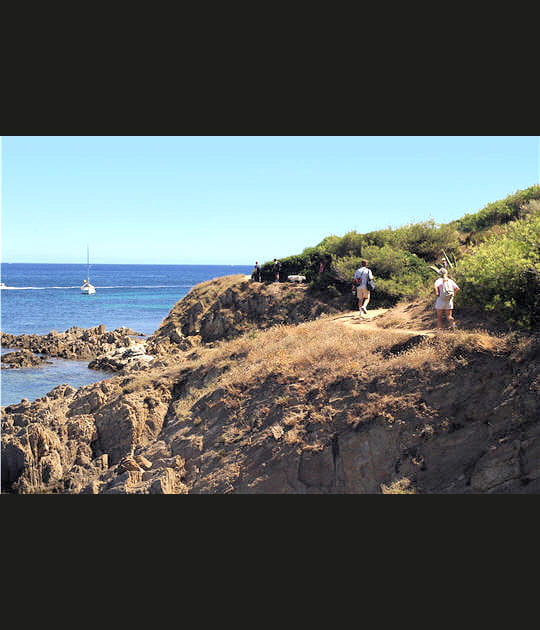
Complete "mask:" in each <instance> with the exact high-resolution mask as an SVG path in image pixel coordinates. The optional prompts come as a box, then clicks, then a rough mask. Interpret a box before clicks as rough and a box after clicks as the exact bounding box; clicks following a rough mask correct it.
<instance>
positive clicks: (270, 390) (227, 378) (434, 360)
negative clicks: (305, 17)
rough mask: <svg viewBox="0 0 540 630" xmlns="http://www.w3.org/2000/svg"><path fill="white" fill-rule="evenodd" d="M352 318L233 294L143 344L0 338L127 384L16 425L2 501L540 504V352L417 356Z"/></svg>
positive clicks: (210, 300) (63, 336)
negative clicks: (500, 500)
mask: <svg viewBox="0 0 540 630" xmlns="http://www.w3.org/2000/svg"><path fill="white" fill-rule="evenodd" d="M342 311H343V306H342V305H340V304H339V302H338V301H332V300H331V299H329V300H327V301H326V302H325V301H324V300H323V299H321V297H320V296H317V295H314V294H310V292H309V291H308V289H307V287H305V286H301V285H296V284H295V285H292V284H287V283H275V284H264V283H253V282H248V281H246V280H245V278H244V277H243V276H241V277H238V276H227V277H225V278H221V279H218V280H215V281H212V282H208V283H202V284H200V285H197V286H196V287H194V288H193V289H192V290H191V291H190V292H189V293H188V295H186V296H185V297H184V298H182V300H180V301H179V302H178V303H177V304H176V305H175V306H174V307H173V309H171V312H170V313H169V315H168V316H167V317H166V318H165V319H164V320H163V322H162V323H161V325H160V326H159V327H158V329H157V330H156V331H155V332H154V333H153V334H152V335H150V336H149V337H148V338H146V339H141V338H140V337H139V338H137V333H134V332H133V331H129V329H116V330H115V331H112V332H107V331H106V330H105V329H104V327H102V326H100V327H96V328H94V329H90V331H89V330H84V329H77V328H76V327H74V328H72V329H69V330H68V331H66V332H65V333H54V334H53V333H50V334H49V335H43V336H35V335H27V336H19V338H18V339H17V338H11V337H9V336H6V335H2V343H3V344H4V345H6V346H7V345H8V344H7V343H6V340H7V339H9V341H11V342H12V343H17V344H20V345H18V346H17V347H21V348H23V349H25V350H27V351H30V352H39V353H43V354H45V355H47V354H48V355H49V356H63V357H64V358H79V359H80V358H84V359H85V360H86V359H88V360H89V361H90V363H89V367H90V365H92V366H93V367H96V368H99V369H107V370H110V371H111V372H113V374H112V376H111V377H110V378H107V379H104V380H102V381H99V382H97V383H92V384H90V385H87V386H84V387H81V388H79V389H74V388H72V387H70V386H68V385H59V386H58V387H55V388H54V389H53V390H52V391H50V392H49V393H48V394H47V395H46V396H43V397H41V398H39V399H37V400H35V401H32V402H30V401H28V400H23V401H21V402H20V403H18V404H14V405H9V406H7V407H4V408H2V492H4V493H21V494H26V493H28V494H32V493H34V494H36V493H37V494H42V493H66V494H70V493H71V494H209V493H210V494H211V493H219V494H228V493H240V494H249V493H299V494H310V493H319V494H327V493H330V494H332V493H345V494H348V493H381V492H382V493H398V492H399V493H497V492H507V493H523V492H540V469H539V466H538V461H540V458H539V454H540V422H539V420H538V413H537V412H538V391H539V387H540V363H539V358H540V344H539V340H538V337H537V336H529V337H524V338H523V339H521V340H520V341H519V342H516V341H515V340H513V342H512V343H510V342H508V343H506V342H504V340H502V339H499V338H498V339H495V338H493V339H492V338H491V337H489V335H484V334H482V333H476V332H471V333H467V332H466V331H463V332H459V333H456V334H454V335H452V334H448V335H444V336H440V337H438V338H433V339H432V338H427V337H426V338H425V339H419V340H415V343H414V344H409V345H407V344H404V343H403V340H404V338H403V330H400V333H401V334H400V335H398V334H397V332H395V331H392V328H391V327H387V328H383V327H381V329H380V331H378V332H377V335H373V334H369V333H368V332H365V331H364V329H362V328H361V327H359V328H358V330H352V331H351V332H346V330H345V329H344V328H340V327H339V325H338V324H337V323H336V320H337V319H338V318H337V317H336V315H339V314H340V313H342ZM23 337H24V338H23ZM38 337H39V338H38ZM52 353H56V354H52Z"/></svg>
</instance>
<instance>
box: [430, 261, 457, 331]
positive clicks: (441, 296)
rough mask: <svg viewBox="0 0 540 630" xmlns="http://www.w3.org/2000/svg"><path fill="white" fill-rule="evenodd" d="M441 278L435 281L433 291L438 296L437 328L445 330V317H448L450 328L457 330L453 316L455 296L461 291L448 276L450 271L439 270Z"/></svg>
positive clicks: (436, 303) (436, 307)
mask: <svg viewBox="0 0 540 630" xmlns="http://www.w3.org/2000/svg"><path fill="white" fill-rule="evenodd" d="M439 276H440V277H439V278H437V280H435V284H434V285H433V291H434V292H435V295H436V296H437V299H436V300H435V309H436V311H437V328H438V329H442V328H443V315H445V316H446V319H447V320H448V323H449V325H450V328H451V329H452V330H455V329H456V321H455V319H454V316H453V314H452V311H453V310H454V295H456V293H457V292H458V291H459V287H458V285H457V284H456V283H455V282H454V281H453V280H452V279H451V278H450V277H449V276H448V270H447V269H445V268H444V267H441V268H440V269H439Z"/></svg>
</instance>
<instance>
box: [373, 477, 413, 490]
mask: <svg viewBox="0 0 540 630" xmlns="http://www.w3.org/2000/svg"><path fill="white" fill-rule="evenodd" d="M381 492H382V494H416V490H415V489H414V488H413V486H412V485H411V481H410V479H407V478H406V477H404V478H403V479H398V480H397V481H393V482H392V483H390V484H388V485H386V484H384V483H383V484H381Z"/></svg>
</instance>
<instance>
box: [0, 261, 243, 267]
mask: <svg viewBox="0 0 540 630" xmlns="http://www.w3.org/2000/svg"><path fill="white" fill-rule="evenodd" d="M1 262H2V264H3V265H82V266H83V267H86V266H87V265H86V263H82V262H57V263H52V262H23V261H7V260H2V261H1ZM100 265H117V266H121V265H126V266H128V265H152V266H154V267H157V266H159V265H169V266H177V267H183V266H186V267H251V266H252V265H251V264H246V263H91V264H90V267H98V266H100Z"/></svg>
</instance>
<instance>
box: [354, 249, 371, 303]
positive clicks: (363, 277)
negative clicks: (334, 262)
mask: <svg viewBox="0 0 540 630" xmlns="http://www.w3.org/2000/svg"><path fill="white" fill-rule="evenodd" d="M368 280H373V273H372V272H371V269H370V268H369V267H368V261H367V260H365V259H364V260H362V266H361V267H359V268H358V269H357V270H356V271H355V272H354V280H353V284H355V285H356V297H357V298H358V310H359V312H360V313H361V314H362V313H363V314H364V315H367V305H368V304H369V298H370V296H371V292H370V290H369V287H368Z"/></svg>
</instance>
